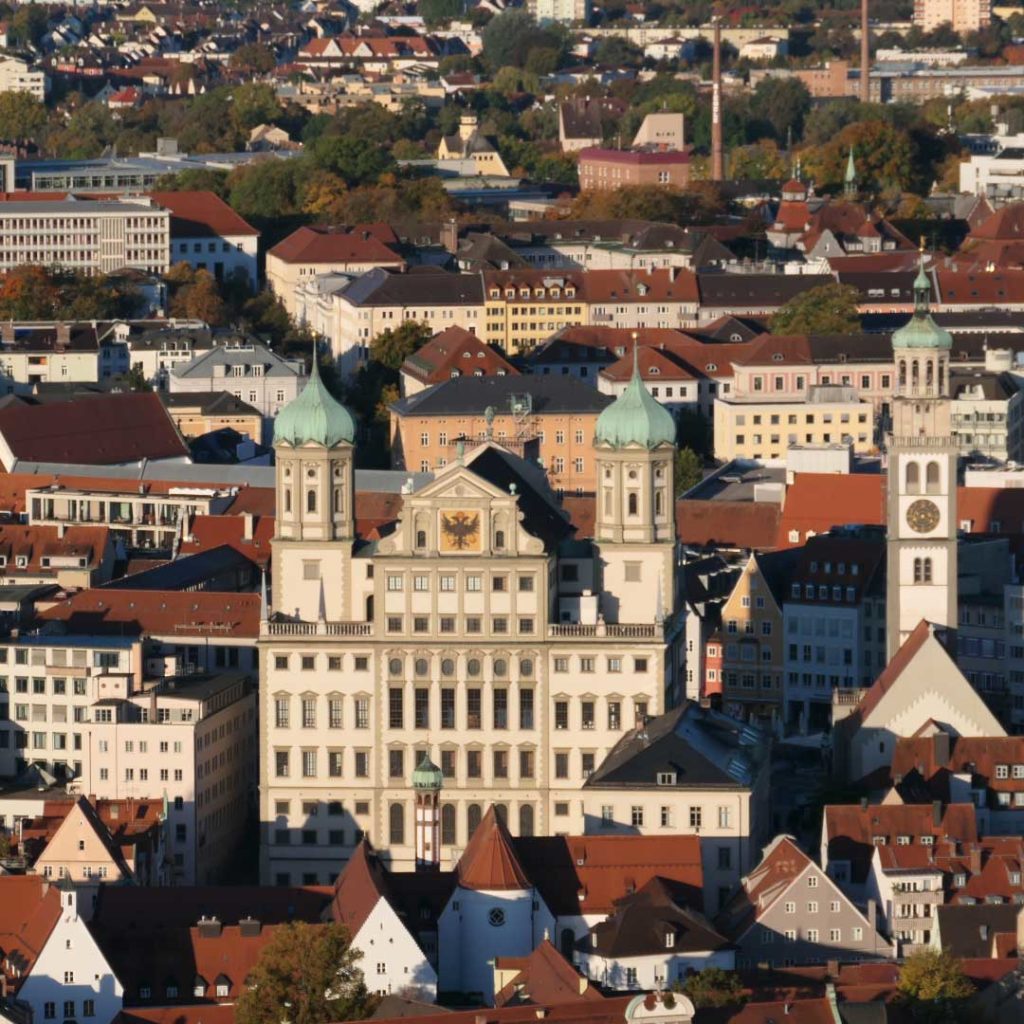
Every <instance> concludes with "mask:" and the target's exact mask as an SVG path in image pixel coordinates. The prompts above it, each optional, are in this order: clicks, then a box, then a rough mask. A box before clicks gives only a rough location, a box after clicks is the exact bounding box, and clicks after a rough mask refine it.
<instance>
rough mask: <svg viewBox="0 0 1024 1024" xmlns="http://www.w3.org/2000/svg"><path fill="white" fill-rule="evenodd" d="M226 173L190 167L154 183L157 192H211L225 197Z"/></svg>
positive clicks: (209, 168) (158, 179)
mask: <svg viewBox="0 0 1024 1024" xmlns="http://www.w3.org/2000/svg"><path fill="white" fill-rule="evenodd" d="M227 182H228V172H227V171H218V170H215V169H214V168H212V167H190V168H189V169H188V170H185V171H178V173H177V174H165V175H163V176H162V177H160V178H157V181H156V191H157V192H212V193H213V194H214V195H217V196H220V198H221V199H223V198H224V197H225V196H226V195H227V191H228V190H227Z"/></svg>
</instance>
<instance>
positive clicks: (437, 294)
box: [341, 267, 484, 306]
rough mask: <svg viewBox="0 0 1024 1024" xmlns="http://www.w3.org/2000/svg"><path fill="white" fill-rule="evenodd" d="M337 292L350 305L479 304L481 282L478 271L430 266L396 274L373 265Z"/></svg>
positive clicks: (482, 289)
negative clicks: (471, 272) (451, 271)
mask: <svg viewBox="0 0 1024 1024" xmlns="http://www.w3.org/2000/svg"><path fill="white" fill-rule="evenodd" d="M341 294H342V296H344V298H345V299H347V300H348V301H349V302H351V303H352V304H353V305H354V306H424V305H426V306H439V305H449V306H482V305H483V302H484V283H483V279H482V278H481V277H480V275H479V274H449V273H447V272H446V271H443V270H433V269H431V270H424V271H422V272H419V273H416V272H413V273H406V274H396V273H389V272H388V271H387V270H384V269H383V268H382V267H374V268H373V269H372V270H368V271H367V272H366V273H365V274H362V275H360V276H359V277H357V278H356V279H355V280H354V281H353V282H352V283H351V284H350V285H348V286H346V287H345V288H343V289H342V290H341Z"/></svg>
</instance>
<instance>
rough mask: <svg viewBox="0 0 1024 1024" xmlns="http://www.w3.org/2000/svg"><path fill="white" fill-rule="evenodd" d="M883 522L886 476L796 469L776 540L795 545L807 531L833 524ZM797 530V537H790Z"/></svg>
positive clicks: (781, 543)
mask: <svg viewBox="0 0 1024 1024" xmlns="http://www.w3.org/2000/svg"><path fill="white" fill-rule="evenodd" d="M884 522H885V477H884V476H879V475H877V474H870V473H850V474H832V473H797V475H796V479H795V480H794V481H793V483H792V484H790V485H789V487H787V488H786V503H785V506H784V507H783V508H782V510H781V517H780V519H779V529H778V538H777V543H778V546H779V547H796V546H797V545H801V544H803V543H804V541H806V539H807V537H808V535H809V534H812V533H815V534H817V533H828V531H829V530H830V529H832V527H833V526H843V525H846V524H849V523H861V524H863V525H865V526H869V525H881V524H883V523H884ZM792 531H796V534H797V539H795V540H790V537H789V535H790V533H791V532H792Z"/></svg>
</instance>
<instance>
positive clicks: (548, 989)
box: [494, 939, 604, 1006]
mask: <svg viewBox="0 0 1024 1024" xmlns="http://www.w3.org/2000/svg"><path fill="white" fill-rule="evenodd" d="M494 967H495V970H501V971H510V970H514V969H518V972H519V973H518V974H517V975H516V976H515V977H514V978H513V979H512V980H511V981H510V982H508V984H507V985H505V986H504V988H502V989H501V990H500V991H499V992H496V993H495V996H494V1005H495V1006H508V1005H519V1004H522V1003H530V1004H532V1005H534V1006H561V1005H564V1004H566V1003H579V1002H585V1003H586V1002H591V1003H593V1002H602V1001H603V999H604V997H603V996H602V995H601V993H600V992H599V991H598V990H597V989H596V988H595V987H594V986H593V985H591V984H590V982H589V981H588V980H587V979H586V978H585V977H583V976H582V975H581V974H580V973H579V971H577V970H576V968H575V967H573V966H572V964H570V963H569V962H568V961H567V960H566V959H565V957H564V956H562V954H561V953H559V952H558V950H557V949H555V947H554V946H553V945H552V944H551V942H550V941H549V940H548V939H543V940H542V941H541V943H540V945H539V946H537V948H536V949H535V950H534V951H533V952H532V953H530V954H529V955H528V956H522V957H511V956H503V957H498V958H497V959H496V961H495V964H494Z"/></svg>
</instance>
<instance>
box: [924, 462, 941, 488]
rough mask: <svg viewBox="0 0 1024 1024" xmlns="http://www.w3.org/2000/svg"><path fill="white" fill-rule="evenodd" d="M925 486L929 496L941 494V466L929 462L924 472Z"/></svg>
mask: <svg viewBox="0 0 1024 1024" xmlns="http://www.w3.org/2000/svg"><path fill="white" fill-rule="evenodd" d="M924 486H925V491H927V493H928V494H938V493H939V464H938V463H937V462H929V463H928V466H927V468H926V469H925V471H924Z"/></svg>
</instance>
